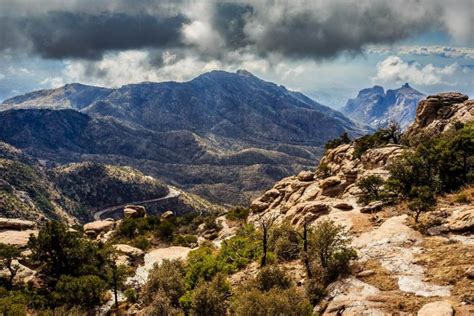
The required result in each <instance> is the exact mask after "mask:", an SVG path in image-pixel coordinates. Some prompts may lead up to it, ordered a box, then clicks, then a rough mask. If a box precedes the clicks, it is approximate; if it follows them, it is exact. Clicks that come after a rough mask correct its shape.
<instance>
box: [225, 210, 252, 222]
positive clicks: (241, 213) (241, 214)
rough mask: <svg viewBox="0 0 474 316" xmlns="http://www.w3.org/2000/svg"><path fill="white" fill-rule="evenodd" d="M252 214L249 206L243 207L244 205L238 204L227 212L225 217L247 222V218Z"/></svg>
mask: <svg viewBox="0 0 474 316" xmlns="http://www.w3.org/2000/svg"><path fill="white" fill-rule="evenodd" d="M249 214H250V209H249V208H247V207H242V206H237V207H236V208H233V209H232V210H230V211H229V212H227V214H225V218H227V219H228V220H230V221H243V222H245V221H246V220H247V217H248V216H249Z"/></svg>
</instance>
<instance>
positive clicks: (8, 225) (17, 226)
mask: <svg viewBox="0 0 474 316" xmlns="http://www.w3.org/2000/svg"><path fill="white" fill-rule="evenodd" d="M35 226H36V223H35V222H33V221H27V220H22V219H17V218H4V217H0V229H11V230H25V229H32V228H34V227H35Z"/></svg>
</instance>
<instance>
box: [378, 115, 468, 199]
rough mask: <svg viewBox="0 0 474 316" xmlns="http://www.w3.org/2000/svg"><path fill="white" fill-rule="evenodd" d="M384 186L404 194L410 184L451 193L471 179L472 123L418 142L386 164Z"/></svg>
mask: <svg viewBox="0 0 474 316" xmlns="http://www.w3.org/2000/svg"><path fill="white" fill-rule="evenodd" d="M389 171H390V178H389V181H388V182H387V187H388V188H389V189H390V190H392V191H393V192H394V193H396V194H398V195H399V196H401V197H408V196H409V195H410V194H411V193H412V191H413V188H414V187H424V186H427V187H430V188H431V190H432V191H433V192H434V193H444V192H452V191H455V190H458V189H459V188H461V187H462V186H463V185H466V184H470V183H473V181H474V123H471V124H466V125H464V126H463V127H462V128H461V129H458V130H456V129H453V130H451V131H449V132H447V133H445V134H442V135H440V136H438V137H434V138H432V139H431V140H428V141H425V142H423V143H422V144H419V145H418V146H417V147H416V148H415V150H414V151H410V152H406V153H405V154H403V155H402V156H401V157H399V158H398V159H397V160H396V161H394V162H393V163H392V164H391V166H390V167H389Z"/></svg>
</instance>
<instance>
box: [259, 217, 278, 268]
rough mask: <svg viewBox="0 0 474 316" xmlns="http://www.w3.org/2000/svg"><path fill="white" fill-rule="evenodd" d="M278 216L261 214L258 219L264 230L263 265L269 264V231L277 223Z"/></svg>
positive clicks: (261, 264)
mask: <svg viewBox="0 0 474 316" xmlns="http://www.w3.org/2000/svg"><path fill="white" fill-rule="evenodd" d="M275 219H276V217H275V216H274V215H269V216H265V215H263V216H261V217H260V219H259V220H258V222H259V225H260V229H261V230H262V248H263V254H262V260H261V263H260V266H261V267H264V266H265V265H266V264H267V252H268V233H269V231H270V228H272V226H273V224H274V223H275Z"/></svg>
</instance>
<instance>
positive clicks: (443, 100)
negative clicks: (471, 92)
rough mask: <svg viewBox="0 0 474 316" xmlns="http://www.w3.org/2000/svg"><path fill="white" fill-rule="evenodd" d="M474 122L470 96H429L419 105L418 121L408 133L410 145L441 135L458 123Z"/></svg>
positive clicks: (473, 107) (452, 94) (445, 94)
mask: <svg viewBox="0 0 474 316" xmlns="http://www.w3.org/2000/svg"><path fill="white" fill-rule="evenodd" d="M472 120H474V100H468V96H467V95H464V94H461V93H455V92H448V93H440V94H437V95H431V96H428V97H427V98H426V99H425V100H422V101H421V102H420V104H419V105H418V109H417V111H416V121H415V123H414V124H413V125H411V126H410V128H409V129H408V130H407V132H406V135H405V136H406V138H407V139H408V140H409V141H410V143H413V144H416V143H418V142H420V140H422V139H424V138H425V137H432V136H435V135H439V134H441V133H443V132H445V131H447V130H448V129H450V128H451V127H453V126H454V124H456V123H457V122H459V123H466V122H469V121H472Z"/></svg>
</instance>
